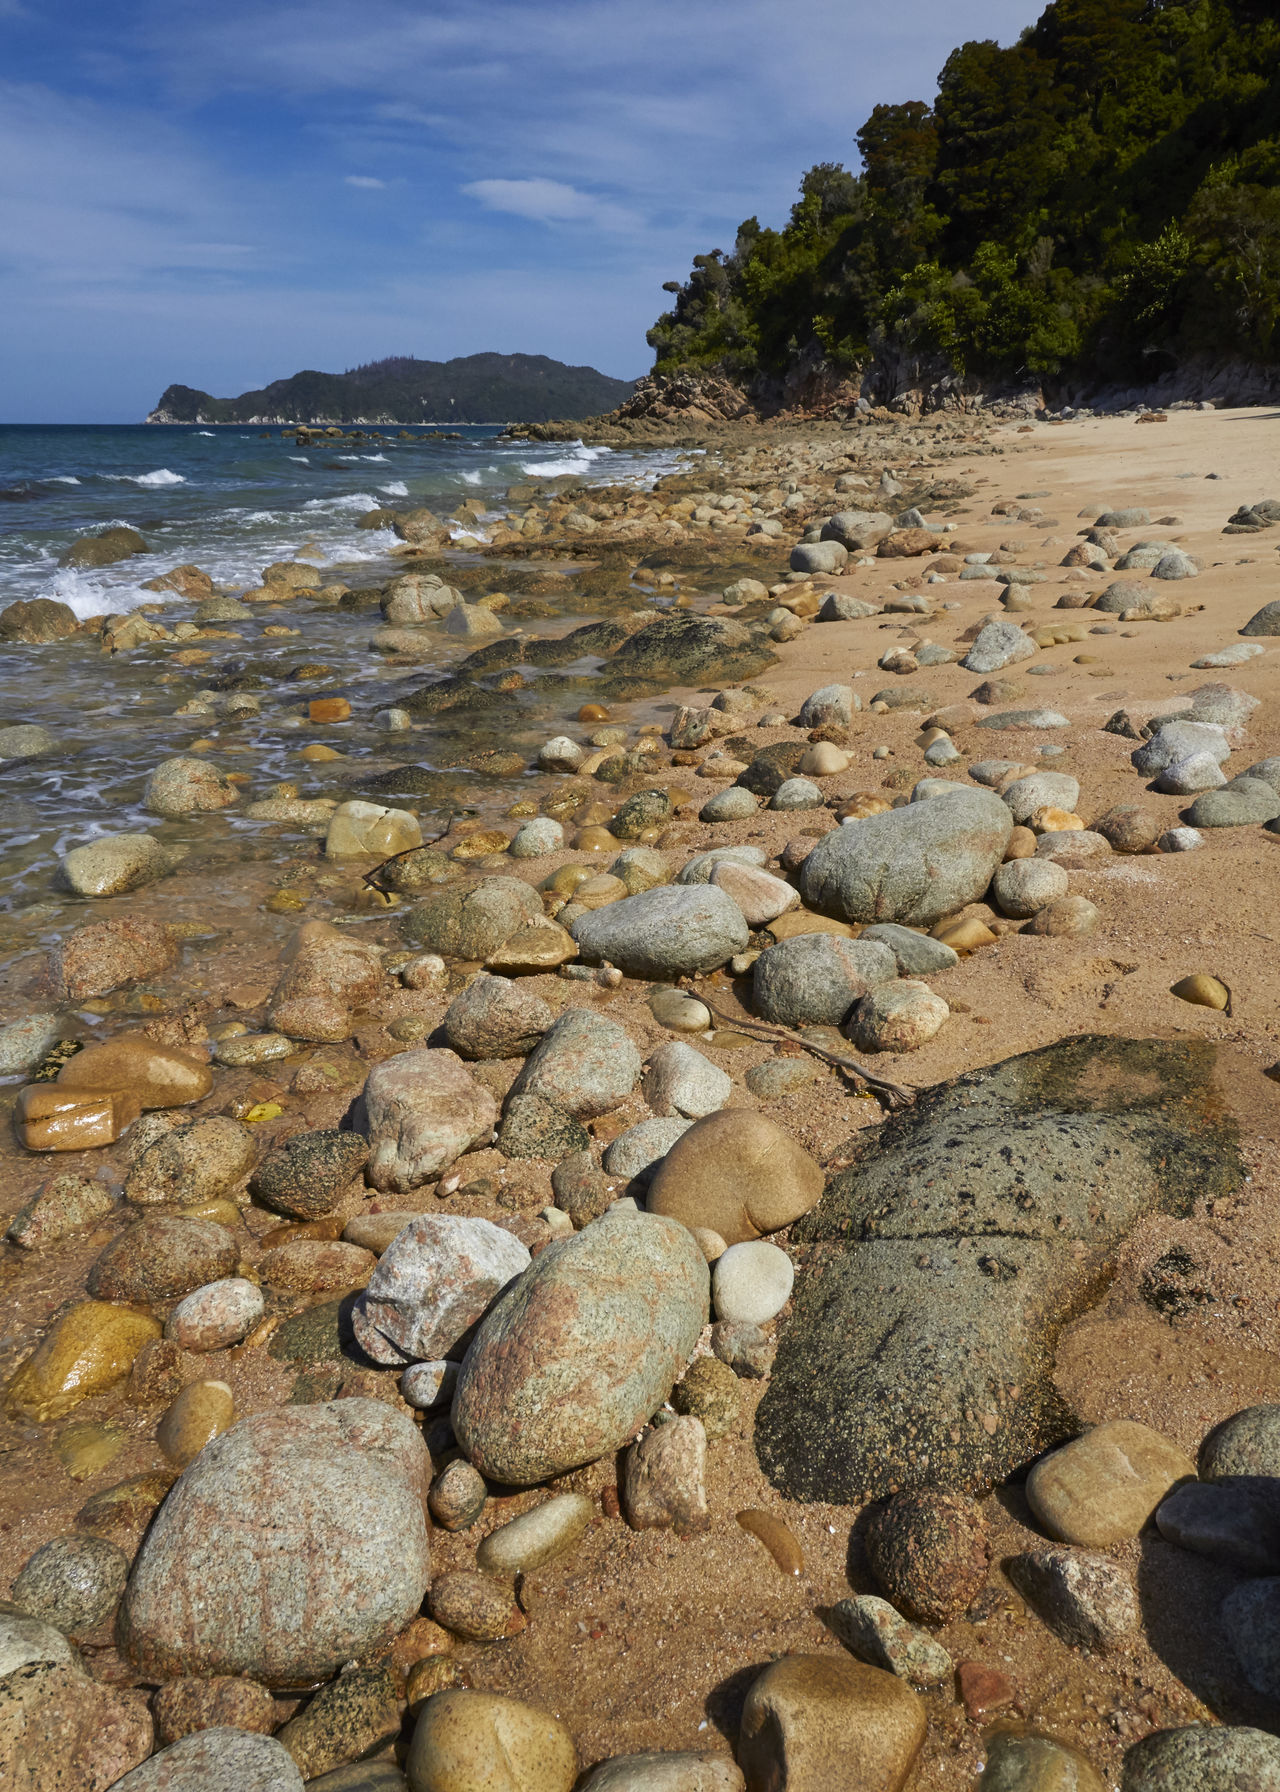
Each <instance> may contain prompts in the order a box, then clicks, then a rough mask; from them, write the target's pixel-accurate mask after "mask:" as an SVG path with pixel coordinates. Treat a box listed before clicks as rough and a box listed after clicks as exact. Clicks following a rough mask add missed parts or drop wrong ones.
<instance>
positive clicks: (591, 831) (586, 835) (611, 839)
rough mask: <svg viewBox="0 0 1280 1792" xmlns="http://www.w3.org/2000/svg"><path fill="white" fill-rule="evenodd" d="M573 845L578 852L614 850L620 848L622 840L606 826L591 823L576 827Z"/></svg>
mask: <svg viewBox="0 0 1280 1792" xmlns="http://www.w3.org/2000/svg"><path fill="white" fill-rule="evenodd" d="M574 845H575V846H576V847H577V848H578V851H579V852H614V851H617V850H619V849H620V848H621V846H622V841H621V840H619V839H618V837H617V835H616V834H611V833H610V832H609V830H608V828H602V827H600V826H599V825H598V824H596V823H592V824H591V825H590V826H589V827H585V828H579V829H578V835H577V839H576V840H575V841H574Z"/></svg>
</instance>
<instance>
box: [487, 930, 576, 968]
mask: <svg viewBox="0 0 1280 1792" xmlns="http://www.w3.org/2000/svg"><path fill="white" fill-rule="evenodd" d="M577 956H578V943H577V941H576V940H575V939H574V938H573V935H572V934H571V933H569V932H568V931H567V929H565V928H563V927H561V926H560V924H559V922H557V921H546V920H543V921H532V922H530V924H529V926H528V927H522V928H520V930H519V931H518V932H517V933H513V934H512V936H511V938H510V939H509V940H504V941H503V943H502V945H500V946H499V947H498V949H497V951H496V952H492V953H490V955H489V957H488V958H486V959H485V969H486V970H489V971H506V972H520V971H525V972H536V971H553V970H555V969H556V967H557V965H562V964H568V963H569V961H570V960H571V959H574V958H576V957H577Z"/></svg>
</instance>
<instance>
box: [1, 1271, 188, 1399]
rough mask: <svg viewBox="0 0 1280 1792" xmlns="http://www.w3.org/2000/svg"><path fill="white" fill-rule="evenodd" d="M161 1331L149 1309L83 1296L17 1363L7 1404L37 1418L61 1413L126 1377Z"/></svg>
mask: <svg viewBox="0 0 1280 1792" xmlns="http://www.w3.org/2000/svg"><path fill="white" fill-rule="evenodd" d="M159 1335H160V1326H159V1323H158V1322H157V1321H156V1320H154V1319H152V1318H150V1317H149V1316H148V1315H147V1314H144V1313H138V1312H134V1311H132V1310H131V1309H129V1308H127V1307H118V1306H112V1305H109V1304H108V1303H106V1302H104V1301H98V1300H87V1301H80V1302H78V1303H77V1304H76V1305H75V1306H73V1307H70V1308H69V1309H68V1310H67V1311H66V1312H65V1313H64V1314H63V1315H62V1317H61V1318H60V1319H59V1320H58V1321H57V1323H56V1324H55V1325H54V1327H53V1329H52V1330H51V1331H50V1332H48V1333H46V1335H45V1337H44V1338H43V1339H42V1340H41V1342H40V1344H39V1345H37V1347H36V1349H35V1351H34V1353H33V1354H32V1355H31V1356H29V1357H28V1358H27V1360H26V1362H25V1363H23V1364H22V1366H21V1367H20V1368H19V1369H18V1371H17V1373H16V1374H15V1375H14V1377H13V1379H12V1380H11V1381H10V1383H9V1387H8V1390H7V1393H6V1404H7V1405H8V1406H9V1408H10V1410H11V1411H12V1412H16V1413H18V1414H20V1415H22V1416H23V1417H25V1418H28V1419H31V1420H34V1421H35V1422H36V1423H37V1424H44V1423H46V1422H47V1421H49V1420H50V1419H57V1418H62V1417H63V1416H64V1415H65V1414H66V1413H68V1412H70V1411H71V1409H72V1408H73V1407H75V1406H78V1405H79V1403H80V1401H82V1400H85V1399H88V1398H89V1397H90V1396H91V1395H93V1394H100V1393H103V1392H104V1391H105V1390H106V1389H107V1388H109V1387H113V1386H114V1385H115V1383H116V1382H118V1381H122V1380H123V1379H124V1377H125V1376H126V1375H127V1374H128V1373H129V1369H130V1366H131V1364H132V1362H133V1359H134V1357H135V1356H136V1355H137V1354H138V1352H139V1350H141V1348H142V1346H143V1345H144V1344H145V1343H146V1342H147V1340H148V1339H150V1338H156V1337H159Z"/></svg>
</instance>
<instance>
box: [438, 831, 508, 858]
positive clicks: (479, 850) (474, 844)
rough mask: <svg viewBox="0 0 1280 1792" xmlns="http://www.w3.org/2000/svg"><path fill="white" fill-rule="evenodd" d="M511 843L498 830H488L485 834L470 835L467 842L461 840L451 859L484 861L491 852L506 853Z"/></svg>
mask: <svg viewBox="0 0 1280 1792" xmlns="http://www.w3.org/2000/svg"><path fill="white" fill-rule="evenodd" d="M510 844H511V842H510V841H509V840H508V839H507V836H506V835H505V834H504V833H502V832H500V830H499V829H497V828H486V829H485V830H484V832H483V833H479V834H468V835H467V837H466V839H465V840H459V842H458V844H457V845H456V846H455V847H454V849H453V851H452V853H451V854H450V855H449V856H450V858H454V859H463V860H466V859H483V858H487V856H488V855H489V854H490V853H491V852H505V851H506V850H507V848H508V846H510Z"/></svg>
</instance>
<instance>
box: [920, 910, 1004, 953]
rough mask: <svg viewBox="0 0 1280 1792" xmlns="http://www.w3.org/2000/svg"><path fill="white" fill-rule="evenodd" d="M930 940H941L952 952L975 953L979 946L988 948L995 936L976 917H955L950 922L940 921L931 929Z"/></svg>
mask: <svg viewBox="0 0 1280 1792" xmlns="http://www.w3.org/2000/svg"><path fill="white" fill-rule="evenodd" d="M930 938H931V939H935V940H941V941H942V944H943V945H944V946H950V947H951V950H952V951H953V952H961V953H963V952H976V951H977V949H978V947H979V946H989V945H991V944H992V943H993V941H994V940H995V938H996V935H995V934H994V933H992V931H991V929H990V928H989V927H988V926H987V925H986V923H985V922H984V921H980V920H979V919H978V917H977V916H976V915H969V916H965V917H960V916H957V917H956V918H955V919H953V920H950V921H940V922H939V923H938V925H937V926H936V927H935V928H933V929H932V931H931V933H930Z"/></svg>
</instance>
